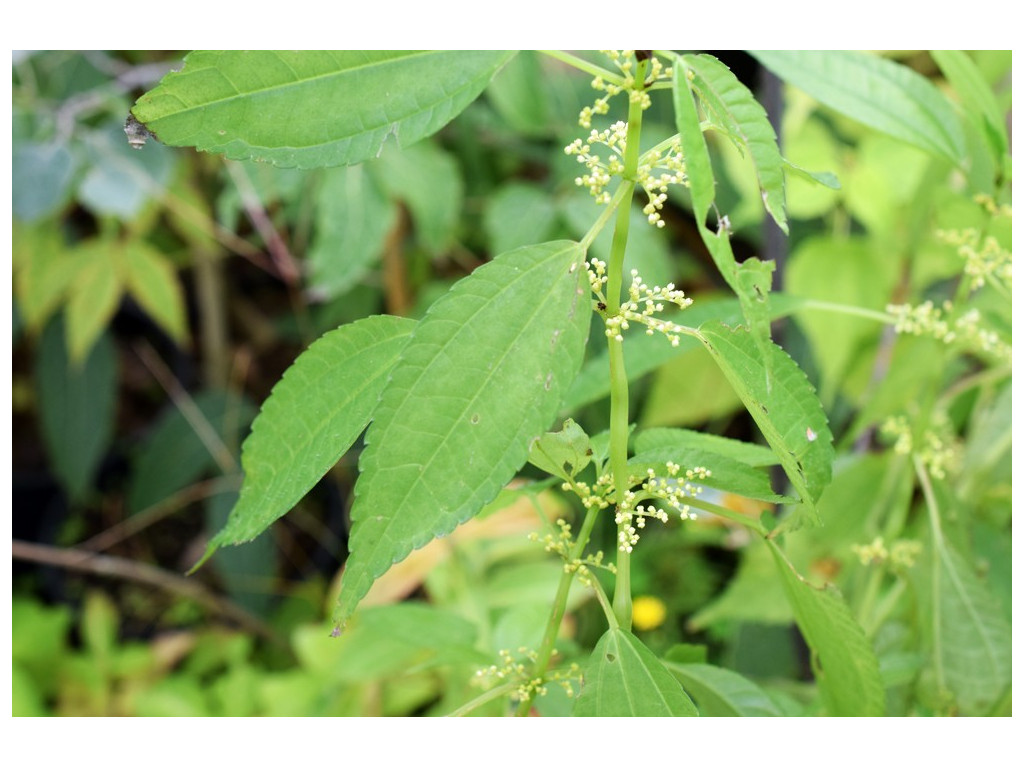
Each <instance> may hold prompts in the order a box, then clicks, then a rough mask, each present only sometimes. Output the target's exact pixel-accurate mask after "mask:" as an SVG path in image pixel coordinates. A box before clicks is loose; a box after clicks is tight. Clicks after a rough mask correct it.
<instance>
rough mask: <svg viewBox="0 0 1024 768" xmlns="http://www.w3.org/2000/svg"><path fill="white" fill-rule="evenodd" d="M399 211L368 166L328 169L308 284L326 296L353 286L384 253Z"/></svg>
mask: <svg viewBox="0 0 1024 768" xmlns="http://www.w3.org/2000/svg"><path fill="white" fill-rule="evenodd" d="M397 214H398V210H397V207H396V206H395V204H394V203H392V202H391V201H390V200H389V199H388V198H387V196H386V195H385V194H384V193H383V192H382V191H381V189H380V187H379V186H378V185H377V183H376V182H374V181H373V179H371V178H370V174H369V173H368V172H367V170H366V166H365V165H356V166H352V167H351V168H335V169H331V170H329V171H326V172H325V174H324V179H323V183H322V185H321V187H320V195H319V204H318V205H317V208H316V236H315V237H314V239H313V244H312V246H311V247H310V251H309V262H310V265H311V267H312V270H313V274H312V276H311V279H310V287H311V288H312V289H313V290H315V291H316V292H317V293H320V294H323V295H324V296H327V297H334V296H340V295H341V294H343V293H345V292H346V291H348V290H350V289H351V288H353V287H354V286H355V285H356V283H357V282H358V281H359V280H361V279H362V278H363V276H364V275H365V274H366V273H367V272H368V271H369V270H370V268H371V266H372V265H373V263H374V261H376V260H377V258H378V257H379V256H380V254H381V252H382V251H383V249H384V240H385V238H386V236H387V234H388V232H389V231H391V229H392V228H393V227H394V226H395V223H396V222H397V221H398V216H397Z"/></svg>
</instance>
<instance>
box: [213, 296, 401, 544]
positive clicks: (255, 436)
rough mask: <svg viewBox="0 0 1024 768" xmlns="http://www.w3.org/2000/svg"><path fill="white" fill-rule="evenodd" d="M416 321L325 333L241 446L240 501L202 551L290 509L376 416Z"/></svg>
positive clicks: (249, 535)
mask: <svg viewBox="0 0 1024 768" xmlns="http://www.w3.org/2000/svg"><path fill="white" fill-rule="evenodd" d="M414 326H415V322H413V321H412V320H407V319H403V318H398V317H390V316H386V315H379V316H375V317H368V318H364V319H363V320H359V321H357V322H355V323H351V324H349V325H345V326H342V327H341V328H338V329H337V330H334V331H331V332H330V333H328V334H325V335H324V336H322V337H320V339H318V340H317V341H315V342H314V343H313V344H312V345H311V346H310V347H309V349H307V350H306V351H305V352H303V353H302V354H301V355H299V357H298V359H297V360H296V361H295V362H294V363H293V364H292V366H291V368H289V369H288V370H287V371H285V374H284V376H283V377H282V379H281V380H280V381H279V382H278V383H277V385H276V386H275V387H274V389H273V391H272V392H271V393H270V397H268V398H267V400H266V402H264V403H263V407H262V409H261V410H260V414H259V416H257V417H256V420H255V421H254V422H253V425H252V433H251V434H250V435H249V437H248V438H247V439H246V441H245V444H244V445H243V446H242V469H243V470H244V471H245V480H244V482H243V484H242V490H241V494H240V496H239V499H238V504H237V505H236V506H235V508H234V509H233V510H232V511H231V517H230V518H229V520H228V524H227V525H226V526H224V529H223V530H221V531H220V533H218V534H217V535H216V536H215V537H214V538H213V540H212V541H211V542H210V545H209V547H208V549H207V551H206V554H205V555H204V557H203V559H204V560H205V559H206V558H207V557H209V556H210V555H211V554H213V552H214V551H215V550H216V549H217V548H218V547H221V546H223V545H225V544H240V543H242V542H245V541H249V540H251V539H254V538H255V537H256V536H258V535H259V534H261V533H262V532H263V531H264V530H266V529H267V528H268V527H269V526H270V524H271V523H273V522H274V521H275V520H277V519H278V518H279V517H281V516H282V515H284V514H285V513H286V512H288V511H289V510H290V509H291V508H292V507H293V506H295V504H297V503H298V502H299V501H300V500H301V499H302V497H303V496H304V495H305V494H306V493H307V492H308V491H309V489H310V488H312V487H313V486H314V485H316V483H317V482H318V481H319V480H320V478H321V477H323V476H324V474H326V472H327V470H329V469H330V468H331V467H332V466H334V464H335V463H336V462H337V461H338V459H340V458H341V455H342V454H343V453H344V452H345V451H347V450H348V449H349V447H351V445H352V443H354V442H355V441H356V438H358V437H359V435H360V433H361V432H362V431H363V429H365V428H366V425H367V423H368V422H369V421H370V419H371V417H372V416H373V415H374V409H375V407H376V405H377V401H378V399H379V397H380V393H381V390H382V389H383V388H384V385H385V383H386V382H387V380H388V375H389V374H390V373H391V370H392V368H393V367H394V364H395V361H396V360H397V359H398V355H399V353H400V352H401V351H402V347H403V346H405V344H406V342H407V341H408V337H409V333H410V332H411V330H412V329H413V327H414Z"/></svg>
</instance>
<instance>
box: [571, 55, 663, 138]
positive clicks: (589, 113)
mask: <svg viewBox="0 0 1024 768" xmlns="http://www.w3.org/2000/svg"><path fill="white" fill-rule="evenodd" d="M601 53H603V54H604V55H605V56H607V57H608V58H609V59H611V60H612V63H613V64H615V66H616V68H618V70H619V72H620V73H621V74H622V78H621V80H617V81H613V82H609V81H607V80H605V78H603V77H600V76H598V77H595V78H594V79H593V80H592V81H591V82H590V87H591V88H593V89H594V90H595V91H600V92H601V93H602V94H603V95H602V96H599V97H598V98H597V100H596V101H595V102H594V106H592V107H584V108H583V109H582V110H581V111H580V119H579V122H580V125H581V126H582V127H584V128H589V127H590V124H591V118H593V117H594V115H607V114H608V100H609V99H611V98H612V96H617V95H618V94H620V93H622V92H623V91H626V90H628V91H629V99H630V101H639V102H640V106H641V107H642V108H643V109H647V108H648V107H649V106H651V97H650V95H649V94H648V93H647V91H646V87H648V86H650V85H651V84H652V83H654V82H655V81H657V80H662V79H667V78H671V77H672V68H671V67H666V66H664V65H663V64H662V63H661V61H660V60H659V59H658V58H657V57H656V56H655V57H652V58H651V59H650V62H651V69H650V72H648V73H647V81H646V82H645V83H644V86H645V90H635V89H633V88H632V87H631V86H632V84H633V79H634V77H633V66H634V63H635V58H634V55H633V54H634V52H633V51H601Z"/></svg>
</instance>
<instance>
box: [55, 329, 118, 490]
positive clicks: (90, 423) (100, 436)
mask: <svg viewBox="0 0 1024 768" xmlns="http://www.w3.org/2000/svg"><path fill="white" fill-rule="evenodd" d="M36 384H37V387H38V391H39V410H40V418H41V421H42V427H43V439H44V441H45V442H46V447H47V450H48V451H49V453H50V460H51V461H52V463H53V469H54V471H55V472H56V474H57V476H58V477H59V478H60V481H61V483H62V484H63V485H64V487H65V489H66V490H67V492H68V495H69V496H71V498H72V499H74V500H76V501H81V500H83V499H84V498H85V496H86V493H87V491H88V490H89V486H90V484H91V483H92V480H93V476H94V475H95V473H96V469H97V467H99V464H100V461H102V459H103V456H104V454H105V453H106V451H107V447H108V446H109V444H110V437H111V435H112V434H113V429H114V416H115V405H116V401H117V355H116V352H115V350H114V344H113V342H112V341H111V339H110V338H109V336H107V335H105V334H104V335H101V336H100V337H99V338H98V339H97V340H96V343H95V344H94V345H93V346H92V349H91V350H90V352H89V354H88V355H87V356H86V357H85V359H84V360H82V361H81V362H79V363H77V364H76V363H73V362H72V361H71V360H70V359H69V357H68V353H67V349H66V347H65V343H64V322H63V320H62V318H57V319H55V320H54V321H52V322H51V323H50V324H49V325H48V326H47V328H46V331H45V332H44V333H43V336H42V339H41V340H40V344H39V357H38V361H37V368H36Z"/></svg>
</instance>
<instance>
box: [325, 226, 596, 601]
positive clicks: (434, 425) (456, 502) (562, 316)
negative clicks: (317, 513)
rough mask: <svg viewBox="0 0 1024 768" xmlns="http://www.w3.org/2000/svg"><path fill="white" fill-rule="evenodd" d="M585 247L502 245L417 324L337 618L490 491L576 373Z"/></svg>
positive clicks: (369, 471) (363, 486) (361, 490)
mask: <svg viewBox="0 0 1024 768" xmlns="http://www.w3.org/2000/svg"><path fill="white" fill-rule="evenodd" d="M582 259H583V249H582V248H581V247H580V245H579V244H578V243H574V242H568V241H556V242H551V243H543V244H541V245H536V246H528V247H525V248H520V249H517V250H514V251H509V252H508V253H505V254H502V255H501V256H499V257H498V258H496V259H495V260H494V261H492V262H490V263H489V264H485V265H484V266H483V267H481V268H479V269H478V270H476V272H474V273H473V274H472V275H469V276H468V277H466V278H463V279H462V280H460V281H459V282H458V283H457V284H456V285H455V287H454V288H453V289H452V290H451V291H450V292H449V293H448V294H447V295H445V296H444V297H442V298H441V299H440V300H439V301H437V302H436V303H435V304H434V305H433V306H432V307H431V308H430V310H429V312H428V313H427V315H426V317H425V318H424V319H423V320H422V321H421V322H420V324H419V325H418V326H417V328H416V331H415V333H414V334H413V337H412V340H411V341H410V343H409V345H408V346H407V347H406V349H405V350H404V351H403V353H402V359H401V362H400V363H399V365H398V366H397V367H396V368H395V370H394V373H393V374H392V378H391V382H390V383H389V384H388V386H387V388H386V389H385V391H384V394H383V396H382V399H381V404H380V406H379V408H378V410H377V413H376V416H375V421H374V424H373V426H372V427H371V428H370V431H369V433H368V434H367V444H368V447H367V449H366V450H365V451H364V452H363V454H362V456H361V458H360V470H361V473H360V476H359V481H358V482H357V484H356V502H355V505H354V507H353V509H352V521H353V527H352V532H351V536H350V538H349V543H350V550H351V555H350V556H349V559H348V562H347V564H346V571H345V576H344V578H343V579H342V591H341V595H340V598H339V601H340V606H339V611H340V620H344V618H346V617H347V616H348V615H350V614H351V613H352V611H353V610H354V609H355V607H356V603H357V602H358V600H359V599H360V598H361V597H362V596H363V595H364V594H366V592H367V590H369V588H370V585H371V584H372V583H373V580H374V579H375V578H376V577H377V576H379V575H381V574H382V573H384V571H386V570H387V569H388V567H389V566H390V565H391V564H392V563H394V562H397V561H398V560H401V559H402V558H403V557H405V556H406V555H407V554H409V552H411V551H412V550H413V549H415V548H417V547H421V546H423V545H424V544H426V543H427V541H429V540H430V539H431V538H434V537H436V536H440V535H443V534H446V533H449V532H450V531H451V530H452V529H453V528H455V526H456V525H457V524H458V523H460V522H463V521H464V520H468V519H469V518H470V517H472V516H473V515H474V514H476V513H477V512H478V511H479V510H480V508H481V507H482V506H483V505H484V504H486V503H487V502H488V501H490V500H491V499H493V498H494V497H495V496H496V495H497V493H498V492H499V491H500V490H501V488H502V486H503V485H505V483H507V482H508V481H509V480H510V479H511V478H512V476H513V475H514V473H515V471H516V470H517V469H519V468H520V467H521V466H522V465H523V463H524V462H525V461H526V457H527V451H528V448H529V444H530V441H531V440H532V439H533V438H534V437H537V436H538V435H539V434H541V433H542V432H543V431H544V430H546V429H547V428H548V427H549V426H550V423H551V421H552V419H553V418H554V416H555V413H556V412H557V410H558V407H559V405H560V404H561V402H562V399H563V397H564V393H565V390H566V388H567V387H568V385H569V383H570V382H571V381H572V379H573V377H574V376H575V375H576V373H577V371H578V370H579V367H580V364H581V362H582V359H583V349H584V345H585V341H586V337H587V332H588V330H589V327H590V314H591V313H590V299H589V295H588V293H587V286H586V270H585V269H583V268H582Z"/></svg>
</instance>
